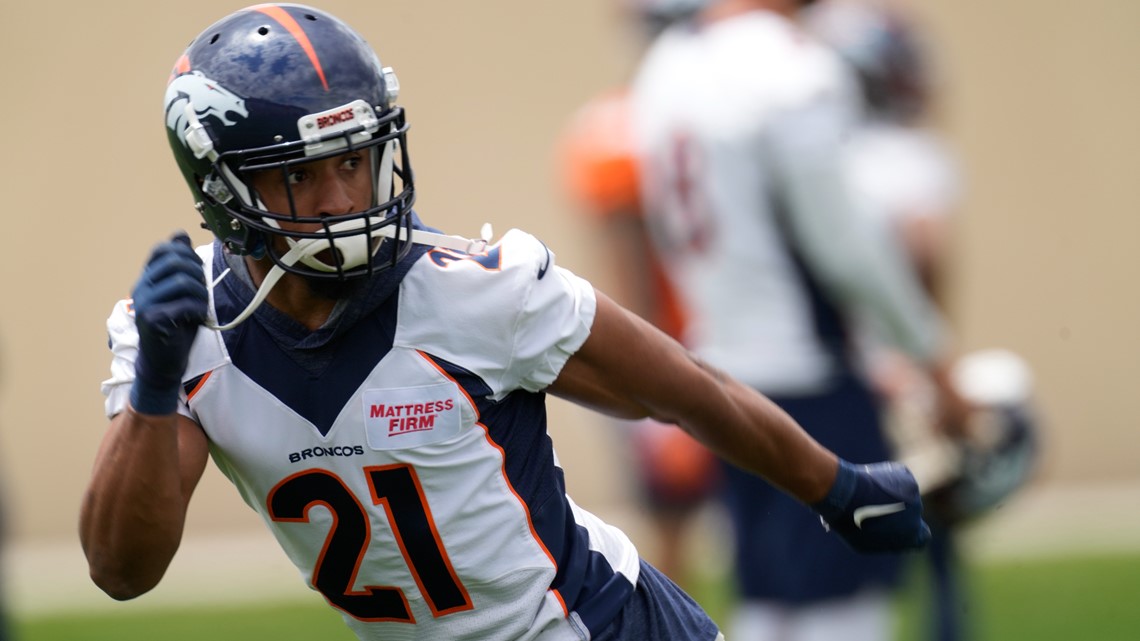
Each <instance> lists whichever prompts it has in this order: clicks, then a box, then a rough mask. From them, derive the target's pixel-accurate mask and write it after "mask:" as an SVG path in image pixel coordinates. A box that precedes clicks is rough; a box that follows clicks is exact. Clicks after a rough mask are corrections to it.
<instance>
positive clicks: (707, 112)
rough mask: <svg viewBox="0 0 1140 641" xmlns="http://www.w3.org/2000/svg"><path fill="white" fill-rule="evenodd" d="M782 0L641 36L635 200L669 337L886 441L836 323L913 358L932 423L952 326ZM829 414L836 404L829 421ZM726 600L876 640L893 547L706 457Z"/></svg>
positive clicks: (766, 626)
mask: <svg viewBox="0 0 1140 641" xmlns="http://www.w3.org/2000/svg"><path fill="white" fill-rule="evenodd" d="M808 4H811V3H809V2H804V1H800V0H717V1H715V2H712V3H711V4H710V5H709V6H708V7H706V8H705V9H704V10H702V12H701V13H699V14H698V15H697V16H696V17H695V18H694V19H693V21H691V22H690V23H688V24H685V25H681V26H677V27H676V28H669V29H666V30H665V31H664V32H663V33H662V34H661V35H660V36H659V37H658V38H657V39H656V41H655V42H654V44H653V45H652V46H651V47H650V49H649V51H648V52H647V54H646V55H645V58H644V60H643V61H642V64H641V66H640V68H639V70H638V72H637V75H636V77H635V80H634V82H633V89H632V99H631V105H632V113H633V116H632V121H633V122H634V123H636V130H635V134H634V137H633V138H634V140H635V142H636V143H637V144H638V148H639V160H640V163H639V166H640V168H641V176H642V178H643V180H642V181H641V184H642V196H643V198H642V204H643V207H644V209H645V211H646V219H647V221H648V222H649V227H650V229H651V231H652V238H653V240H654V242H655V246H656V250H657V253H658V255H659V256H661V257H662V258H663V264H664V266H665V267H666V270H667V273H668V276H669V279H670V281H671V282H673V283H674V284H675V285H676V287H677V291H678V293H679V294H680V298H681V302H682V306H683V308H684V309H685V310H686V312H687V314H688V316H687V324H686V333H685V338H686V345H687V346H688V347H690V348H691V349H693V350H694V351H695V352H696V353H697V354H698V355H699V356H700V357H701V358H703V359H704V360H706V361H707V362H709V363H711V364H713V365H714V366H716V367H717V368H719V369H721V370H723V371H725V372H727V373H728V374H729V375H731V376H732V377H733V378H735V379H736V380H740V381H742V382H744V383H746V384H748V385H749V386H752V387H754V388H755V389H757V390H759V391H761V392H762V393H764V394H765V395H767V396H769V397H770V398H772V400H774V401H775V402H776V403H777V405H779V406H780V407H781V408H783V409H784V410H785V411H787V412H788V413H789V414H791V415H792V416H793V417H794V418H795V419H796V420H797V421H798V422H799V423H800V424H801V425H803V427H804V428H805V429H806V430H807V431H808V432H809V433H811V434H812V436H813V437H814V438H815V439H817V440H818V441H820V442H821V443H823V444H824V445H825V446H827V447H829V448H831V449H832V450H834V451H836V452H837V453H839V454H840V455H841V456H843V457H844V458H846V459H848V460H854V461H858V462H871V461H876V460H880V459H882V458H885V457H887V456H889V444H888V442H887V439H886V436H885V435H884V433H883V429H882V420H881V417H880V413H879V405H878V397H877V395H876V393H875V391H874V389H873V386H872V384H871V381H870V380H869V378H868V377H867V376H866V374H865V372H864V371H863V370H862V367H861V365H862V363H861V361H860V359H859V358H857V354H858V352H857V350H856V349H855V348H856V345H855V344H854V342H853V341H852V340H851V339H852V337H853V331H854V330H855V329H856V328H858V327H861V326H862V323H863V321H864V320H865V319H869V320H870V322H871V323H872V324H873V326H874V327H876V328H877V329H879V330H881V332H882V340H883V342H884V343H885V344H888V345H891V346H892V347H894V348H895V349H897V350H899V351H901V352H903V353H906V354H907V355H909V356H910V357H911V358H912V359H913V360H914V362H916V363H920V364H921V366H922V367H924V368H925V369H926V370H927V371H929V372H930V374H931V376H932V377H933V379H934V380H935V381H936V383H937V384H938V386H937V388H936V392H937V393H938V400H939V401H940V405H941V407H942V408H943V409H944V410H945V412H946V418H947V422H948V423H957V422H958V421H959V420H960V418H961V416H962V414H963V413H964V411H965V405H966V403H965V402H964V401H963V400H962V399H961V397H960V395H958V394H957V392H956V390H954V388H953V387H952V385H950V381H949V367H950V363H951V362H952V353H951V348H950V341H949V339H948V335H947V332H946V331H945V329H944V327H943V325H944V323H943V322H942V319H941V317H940V314H939V311H938V309H937V307H936V306H935V305H934V304H933V302H932V301H931V300H930V298H929V297H928V296H927V294H926V292H925V291H924V290H923V288H922V285H921V283H920V282H919V281H918V279H917V278H915V275H914V273H913V272H912V270H910V268H909V265H908V264H907V262H906V260H905V256H904V253H903V251H902V249H901V247H900V245H899V243H898V242H897V241H895V239H894V238H892V237H890V236H889V235H888V234H885V233H882V232H881V229H880V228H879V227H877V226H876V225H874V224H872V223H871V222H870V221H869V219H868V218H867V217H865V216H862V215H861V214H860V213H859V211H858V206H859V203H858V202H857V200H856V198H855V196H854V194H853V193H852V192H851V190H850V188H849V184H848V182H847V175H846V168H845V166H844V165H843V164H842V160H843V158H844V150H845V142H846V140H847V139H848V138H849V137H850V135H851V133H852V132H853V130H854V128H855V126H856V125H857V123H858V118H859V112H860V109H861V98H860V96H859V94H858V92H857V87H856V84H855V81H854V78H853V76H852V74H851V73H850V71H849V70H848V69H847V68H846V67H845V66H844V65H843V63H842V62H841V60H840V59H839V57H838V56H837V55H836V54H835V53H834V51H832V50H830V49H829V48H827V47H825V46H824V45H823V44H821V43H820V42H819V41H818V40H816V39H814V38H812V37H811V36H810V35H809V34H808V33H807V32H806V31H805V29H804V28H803V26H802V24H801V22H800V12H801V10H802V9H803V7H804V5H808ZM839 417H842V420H839ZM723 472H724V479H725V487H726V493H727V496H728V507H729V514H730V517H731V520H732V522H733V525H734V526H735V527H734V530H735V536H736V545H735V546H734V548H735V555H734V570H735V577H736V580H737V588H738V591H739V596H740V597H741V601H740V607H739V608H738V609H737V611H736V614H735V615H734V620H735V621H734V623H733V624H732V625H731V626H730V634H729V635H728V636H729V637H730V638H734V639H747V640H749V641H754V640H760V639H764V640H767V639H780V640H782V641H789V640H790V641H807V640H809V639H832V638H836V639H839V638H841V639H845V640H848V641H881V640H882V639H884V638H887V637H889V634H890V626H891V600H892V597H893V593H892V591H893V589H894V588H895V587H896V586H897V585H898V582H899V579H900V576H901V575H900V570H901V567H900V559H899V558H897V557H867V556H862V555H858V554H855V553H854V552H852V551H851V550H850V549H849V548H847V547H846V546H844V545H842V543H841V542H839V541H837V540H836V539H835V538H834V537H830V536H827V535H826V534H825V533H823V532H820V531H818V529H817V528H816V527H815V526H816V517H815V515H814V514H812V513H811V511H810V510H807V509H805V508H804V506H803V505H802V504H800V503H798V502H796V501H794V500H791V499H789V498H788V497H787V496H786V495H784V494H782V493H780V492H779V491H777V490H776V489H775V488H773V487H772V486H771V485H770V484H768V483H766V482H765V481H764V480H763V479H760V478H758V477H756V476H755V475H751V474H747V473H745V472H743V471H742V470H741V469H740V468H739V467H737V466H734V465H726V466H724V470H723Z"/></svg>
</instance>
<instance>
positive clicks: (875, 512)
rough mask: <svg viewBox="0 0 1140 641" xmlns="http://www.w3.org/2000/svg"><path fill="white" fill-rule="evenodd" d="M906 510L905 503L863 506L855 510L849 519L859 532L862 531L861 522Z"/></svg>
mask: <svg viewBox="0 0 1140 641" xmlns="http://www.w3.org/2000/svg"><path fill="white" fill-rule="evenodd" d="M905 509H906V504H905V503H883V504H881V505H864V506H863V507H857V508H855V512H854V513H853V514H852V516H851V518H852V520H854V521H855V527H857V528H859V529H860V530H861V529H863V521H865V520H867V519H873V518H877V517H880V516H886V515H888V514H894V513H895V512H902V511H903V510H905Z"/></svg>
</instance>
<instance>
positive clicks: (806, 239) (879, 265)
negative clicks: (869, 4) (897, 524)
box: [766, 94, 966, 429]
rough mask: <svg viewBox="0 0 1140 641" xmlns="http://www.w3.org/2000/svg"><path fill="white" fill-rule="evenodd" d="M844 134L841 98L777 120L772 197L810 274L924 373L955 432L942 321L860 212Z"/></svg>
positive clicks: (891, 240) (955, 404) (892, 241)
mask: <svg viewBox="0 0 1140 641" xmlns="http://www.w3.org/2000/svg"><path fill="white" fill-rule="evenodd" d="M848 132H849V120H848V119H847V118H846V116H845V114H844V107H843V102H842V101H841V100H839V99H838V94H831V95H829V96H828V97H821V98H819V99H818V100H816V101H815V102H813V103H811V104H808V105H803V106H801V107H800V108H798V109H795V110H789V111H788V112H787V113H784V114H782V115H781V116H779V117H778V118H776V119H775V120H774V122H773V125H772V127H771V128H770V134H769V136H768V138H767V147H766V151H767V153H768V154H769V156H770V158H771V162H770V163H769V164H770V166H771V167H773V170H774V171H775V172H776V173H777V180H776V184H777V187H776V190H777V191H776V194H775V195H776V197H777V198H778V199H780V201H781V202H782V203H783V205H785V210H786V211H787V212H788V215H787V217H786V220H785V222H786V223H787V226H788V229H789V230H790V232H791V236H792V239H793V242H795V244H796V247H797V249H798V250H799V252H800V254H801V255H802V256H803V257H804V259H805V262H806V263H807V266H808V269H809V270H810V271H811V272H812V274H813V275H815V277H816V278H818V279H819V280H820V282H821V283H822V284H823V285H824V286H825V287H827V288H828V290H829V291H830V292H831V293H833V294H834V295H835V297H836V298H837V299H838V300H841V301H843V303H844V304H845V305H847V306H849V307H850V308H855V309H859V310H860V311H862V312H864V313H865V314H866V315H867V316H868V317H869V318H871V319H872V320H873V327H874V328H875V329H877V330H879V332H880V333H881V335H882V338H883V339H884V340H885V341H886V342H887V344H889V345H892V346H894V347H896V348H897V349H899V350H900V351H902V352H903V353H905V354H907V355H908V356H909V357H910V358H912V359H913V360H914V362H916V363H920V364H921V365H922V366H923V367H924V368H926V370H927V372H928V374H929V375H930V377H931V379H932V381H933V382H934V384H935V387H936V389H937V390H938V392H939V395H940V401H941V405H942V407H941V409H942V411H943V412H944V415H945V420H946V426H947V427H949V428H951V429H956V428H957V427H958V426H959V425H960V424H961V423H962V420H963V417H964V415H965V412H966V406H965V403H964V402H963V401H962V399H961V398H960V397H959V396H958V395H957V394H956V392H955V391H954V389H953V387H952V386H950V385H949V384H948V380H949V379H948V376H949V375H948V372H949V364H950V362H951V353H950V346H949V340H948V337H947V332H946V331H945V327H944V323H943V319H942V317H941V315H940V314H939V312H938V310H937V308H936V306H935V305H934V303H933V300H932V299H931V298H930V297H929V296H928V295H927V293H926V291H925V290H924V288H923V286H922V284H921V282H920V281H919V279H918V278H917V277H916V274H915V272H914V270H913V269H911V267H910V265H909V262H908V260H907V257H906V255H905V252H904V248H903V247H902V245H901V243H899V242H898V239H897V238H895V237H894V236H893V235H892V234H890V233H887V230H886V229H883V228H880V227H878V226H876V225H874V224H872V223H870V222H869V221H870V218H869V217H868V216H867V215H865V213H864V212H861V211H859V210H858V204H857V203H856V201H855V200H854V199H853V197H852V195H851V192H850V189H849V186H848V182H847V176H846V174H845V173H844V168H843V166H842V163H841V160H840V159H841V158H842V157H843V152H844V142H845V140H846V136H847V134H848Z"/></svg>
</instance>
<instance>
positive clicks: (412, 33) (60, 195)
mask: <svg viewBox="0 0 1140 641" xmlns="http://www.w3.org/2000/svg"><path fill="white" fill-rule="evenodd" d="M610 3H611V0H576V1H574V2H559V3H551V2H542V1H539V2H533V1H531V2H524V1H523V0H487V1H484V2H458V1H453V2H443V1H440V0H434V1H433V0H385V1H384V2H369V3H365V2H349V1H348V0H339V1H330V2H325V3H323V4H322V7H323V8H325V9H328V10H330V11H331V12H333V13H334V14H337V15H339V16H340V17H342V18H344V19H346V20H347V21H348V22H350V23H351V24H353V25H355V26H356V27H357V28H358V29H359V30H360V31H361V32H362V33H364V35H365V36H366V37H367V38H368V39H369V40H370V41H371V42H372V43H373V44H374V45H375V46H376V47H377V49H378V50H379V52H380V55H381V57H382V59H383V60H384V61H385V63H386V64H390V65H393V66H394V67H395V68H396V70H397V71H398V72H399V74H400V78H401V81H402V85H403V94H402V96H401V101H402V102H403V103H404V104H405V106H406V107H407V108H408V112H409V116H410V118H411V122H412V131H411V134H410V149H411V152H412V154H413V162H414V165H415V168H416V172H417V179H418V184H419V186H420V190H421V191H420V197H419V204H418V209H419V210H420V211H421V212H422V213H423V215H424V216H425V218H427V219H428V221H429V222H432V223H434V224H437V225H440V226H443V227H446V228H447V229H448V230H449V231H453V232H456V233H466V234H474V233H476V232H477V230H478V229H479V225H480V224H481V223H482V222H484V221H490V222H492V223H493V224H494V225H495V227H496V228H497V229H498V230H499V232H502V231H505V230H506V229H507V228H509V227H512V226H520V227H525V228H527V229H528V230H530V231H533V232H535V233H537V234H539V235H540V236H542V237H544V238H545V239H546V240H547V241H548V242H549V244H551V245H552V246H553V247H554V248H555V250H556V251H557V253H558V255H559V259H560V261H561V262H562V263H564V264H567V265H569V266H571V267H572V268H574V269H576V270H578V271H579V272H581V273H582V274H583V275H586V276H588V277H591V278H594V279H596V280H597V281H598V282H599V283H601V284H603V285H604V283H605V274H601V273H598V272H597V269H596V268H595V267H593V264H592V260H591V259H592V256H591V244H590V242H589V238H588V237H587V234H586V232H585V231H584V230H583V229H582V228H581V226H580V225H578V224H576V223H575V221H574V220H573V215H572V212H570V211H569V210H567V209H566V207H565V206H564V205H563V204H562V202H561V200H560V198H559V196H558V193H557V190H556V181H555V175H554V172H553V156H552V154H553V151H552V147H553V144H554V140H555V138H556V136H557V133H558V130H559V128H560V127H561V125H562V124H563V123H564V122H565V120H566V118H567V116H568V115H569V113H570V112H571V110H572V109H573V108H574V107H575V106H576V105H577V104H580V103H581V102H582V101H583V100H585V99H586V98H587V97H588V96H590V95H591V94H592V93H593V92H595V91H596V90H599V89H601V88H603V87H605V86H607V85H609V84H611V83H613V82H616V81H619V80H620V79H621V78H622V77H623V75H624V74H625V72H626V70H627V68H628V64H629V61H630V56H631V55H632V52H633V49H634V48H633V47H632V46H631V45H630V43H629V41H628V38H627V36H628V34H627V33H626V32H625V31H623V27H621V26H620V25H619V24H618V23H617V22H616V21H615V19H614V14H613V13H612V9H611V4H610ZM10 4H11V5H12V6H6V7H5V18H4V20H5V27H6V28H5V37H4V38H3V39H0V47H2V49H0V60H3V61H4V62H3V65H4V68H3V78H4V85H3V86H4V89H3V100H2V101H0V110H2V113H0V132H2V133H3V140H4V153H3V154H2V155H0V180H2V187H3V190H2V193H3V196H4V215H5V217H6V220H7V229H8V230H9V231H8V233H7V235H6V240H7V241H8V246H7V248H6V250H5V251H3V252H0V270H2V271H0V273H2V274H3V275H4V283H3V292H4V299H5V300H6V301H7V302H6V306H5V309H6V313H5V314H3V316H2V317H0V351H2V355H3V366H2V370H0V372H2V374H0V477H2V480H3V482H4V485H5V486H6V487H5V490H6V494H7V498H8V500H9V505H8V508H9V513H10V515H11V517H12V520H13V522H14V533H15V536H16V537H17V538H21V539H27V538H31V537H47V538H52V537H58V538H68V537H71V538H74V530H75V519H76V513H77V510H78V505H79V500H80V494H81V491H82V487H83V485H84V483H85V481H86V478H87V475H88V471H89V468H90V461H91V460H92V457H93V455H94V449H95V447H96V445H97V443H98V439H99V437H100V434H101V431H102V427H103V424H104V419H103V416H102V399H101V396H100V394H99V382H100V381H101V380H102V379H103V378H105V377H106V375H107V364H108V353H107V350H106V347H105V345H106V336H105V332H104V326H103V323H104V319H105V317H106V315H107V312H108V311H109V310H110V306H111V305H112V303H113V302H114V301H115V300H116V299H117V298H119V297H121V296H123V295H125V294H126V293H127V291H128V289H129V287H130V285H131V284H132V283H133V281H134V278H135V276H136V274H137V271H138V269H139V266H140V265H141V262H142V260H143V259H144V257H145V255H146V253H147V251H148V249H149V247H150V245H151V244H152V243H153V242H154V241H155V240H156V239H159V238H161V237H163V236H165V235H167V234H168V233H169V232H170V231H172V230H173V229H176V228H190V229H191V232H192V235H193V236H194V237H195V239H197V240H202V241H204V240H206V235H205V234H204V232H202V231H201V230H198V229H195V228H196V218H195V214H194V212H193V210H192V209H191V208H190V201H189V198H188V195H187V194H186V192H185V189H184V187H183V185H182V184H181V179H180V178H179V176H178V175H177V172H176V170H175V168H174V164H173V162H172V161H171V160H170V158H169V157H168V152H167V150H166V147H165V145H166V142H165V137H164V134H163V131H162V125H161V116H160V112H161V95H162V90H163V86H164V82H165V80H166V77H167V74H168V72H169V69H170V66H171V63H172V61H173V60H174V58H175V57H176V56H177V55H178V54H179V53H180V52H181V49H182V48H183V47H184V46H185V44H186V43H187V42H189V41H190V39H191V38H192V37H193V36H194V35H196V33H197V32H198V31H199V30H200V29H201V28H203V27H205V26H206V25H207V24H208V23H209V22H210V21H212V20H214V19H216V18H218V17H220V16H222V15H224V14H225V13H228V12H229V11H231V10H233V9H236V8H238V7H240V6H241V4H242V3H236V2H221V1H218V0H204V1H200V2H196V3H180V4H178V5H177V8H175V5H169V6H168V5H165V4H160V3H155V2H141V1H131V2H117V3H83V4H80V3H75V5H74V6H71V7H68V8H67V10H66V11H63V10H60V9H59V7H58V6H54V5H50V4H45V3H10ZM97 4H111V5H112V6H111V8H110V9H102V8H97V7H96V6H95V5H97ZM921 7H922V8H923V9H924V11H925V12H926V14H927V15H928V16H929V17H930V19H931V26H932V27H933V28H934V29H935V32H936V35H937V36H938V38H939V40H940V44H941V46H942V51H943V57H944V63H945V67H946V68H947V71H948V78H949V80H950V84H949V86H948V93H947V94H946V96H945V98H946V104H945V109H944V113H943V121H944V122H945V123H946V127H947V130H948V132H949V134H950V136H951V139H952V141H953V142H954V144H955V145H956V146H957V147H958V149H959V151H960V153H961V155H962V158H963V161H964V164H965V167H966V170H967V173H968V180H969V185H970V192H969V207H968V209H967V211H966V213H965V216H964V217H963V219H962V224H961V228H960V239H961V246H962V253H961V262H960V264H958V265H957V266H956V270H955V275H956V280H955V289H954V308H955V310H956V311H955V315H956V317H957V318H958V320H960V321H961V328H962V334H961V342H962V345H963V347H966V348H973V347H982V346H989V345H1006V346H1009V347H1012V348H1014V349H1017V350H1019V351H1021V352H1022V353H1024V354H1025V355H1026V356H1028V357H1029V359H1030V360H1031V361H1032V363H1033V365H1034V366H1035V367H1036V369H1037V371H1038V374H1039V376H1040V387H1041V390H1042V393H1043V401H1044V405H1045V408H1046V409H1047V411H1048V413H1049V416H1050V418H1051V419H1052V420H1051V423H1050V429H1049V432H1048V439H1049V446H1050V449H1049V452H1048V456H1047V465H1046V469H1045V476H1044V479H1043V481H1044V482H1055V483H1066V482H1073V481H1080V480H1103V479H1107V480H1113V479H1133V478H1135V477H1137V476H1140V467H1138V464H1137V462H1136V461H1137V452H1138V446H1140V436H1138V435H1137V430H1136V429H1135V423H1136V419H1137V417H1138V416H1140V407H1138V403H1140V401H1138V400H1137V399H1140V394H1137V393H1135V391H1134V389H1133V388H1134V386H1135V384H1136V382H1137V380H1138V379H1140V376H1138V372H1137V369H1138V365H1137V362H1138V359H1137V354H1140V338H1138V334H1137V332H1136V331H1134V328H1136V327H1140V302H1138V301H1140V298H1138V297H1137V296H1136V295H1135V293H1134V284H1133V282H1132V277H1133V275H1134V274H1137V273H1140V270H1138V269H1137V267H1138V265H1137V262H1138V261H1140V252H1137V251H1136V248H1135V245H1136V238H1138V237H1140V186H1138V185H1140V181H1137V179H1136V177H1137V173H1138V172H1137V168H1138V166H1137V165H1138V163H1137V161H1136V149H1140V129H1138V126H1137V124H1136V119H1135V117H1136V114H1137V113H1140V88H1138V87H1140V85H1138V83H1137V74H1136V70H1137V68H1140V67H1138V64H1137V63H1138V62H1140V60H1138V54H1140V39H1138V38H1136V33H1137V32H1136V27H1137V26H1140V4H1138V3H1136V2H1134V1H1133V0H1089V2H1085V3H1081V6H1080V8H1079V9H1078V8H1077V7H1076V5H1074V4H1073V3H1070V2H1062V1H1061V0H1042V1H1037V2H1031V1H1030V0H1003V1H1002V2H985V3H983V2H950V1H949V0H923V1H922V2H921ZM555 408H556V411H555V418H556V420H557V421H558V422H559V426H558V427H557V428H556V430H555V433H556V438H557V439H558V443H559V449H560V453H561V455H562V458H563V460H564V463H565V464H566V465H567V467H568V468H569V481H570V484H571V488H572V491H574V492H575V494H576V496H577V497H578V500H579V502H580V503H583V504H585V505H588V506H592V505H599V504H603V505H604V504H606V503H609V502H613V501H615V500H618V498H615V497H619V498H620V496H621V495H622V492H617V493H615V492H614V491H613V489H612V484H614V483H617V482H618V479H619V477H618V476H617V475H618V473H617V472H616V471H615V469H616V466H608V465H604V464H603V465H602V467H601V469H600V470H599V471H597V472H595V471H594V470H590V471H589V473H587V471H586V470H585V469H584V468H585V465H586V464H593V463H594V461H596V458H588V455H589V454H590V453H591V452H593V451H595V448H604V447H605V446H606V445H607V444H608V443H609V441H608V440H607V439H608V438H609V435H607V434H606V433H605V431H604V429H603V428H602V427H601V426H600V424H599V423H598V421H597V420H596V419H595V418H594V417H593V416H592V415H588V414H586V413H584V412H581V411H578V410H572V409H569V408H567V407H566V406H564V405H562V404H560V403H556V404H555ZM607 460H608V459H603V463H605V462H606V461H607ZM201 494H202V495H200V496H198V497H197V499H196V501H195V503H194V506H193V508H192V514H191V527H192V528H194V529H196V530H198V531H201V530H207V529H224V528H243V527H246V526H250V525H253V524H254V522H255V520H254V518H253V517H252V516H251V513H249V512H248V510H245V509H244V508H243V507H242V506H240V505H238V503H237V500H236V499H235V498H234V497H233V496H232V493H230V492H229V491H228V488H227V487H225V486H224V483H223V481H221V480H220V475H218V474H217V473H216V472H215V471H214V470H213V469H211V470H210V471H209V472H208V475H207V479H206V480H205V482H204V485H203V488H202V493H201Z"/></svg>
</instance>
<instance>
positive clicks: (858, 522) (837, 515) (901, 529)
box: [812, 459, 930, 552]
mask: <svg viewBox="0 0 1140 641" xmlns="http://www.w3.org/2000/svg"><path fill="white" fill-rule="evenodd" d="M812 508H814V509H815V511H816V512H818V513H819V515H820V517H821V518H822V520H823V524H824V527H826V528H828V529H830V530H835V531H836V532H837V533H838V534H839V535H840V536H842V537H843V538H844V540H846V541H847V543H848V544H849V545H850V546H851V547H853V548H855V549H856V550H858V551H860V552H899V551H903V550H907V549H916V548H921V547H922V546H924V545H926V543H927V541H929V540H930V527H929V526H927V525H926V522H924V521H923V520H922V498H921V495H920V494H919V491H918V483H917V482H915V480H914V476H913V475H911V473H910V470H908V469H907V468H906V467H905V466H903V465H900V464H898V463H875V464H874V465H853V464H851V463H848V462H847V461H844V460H842V459H840V461H839V474H837V475H836V477H835V483H834V484H833V485H832V486H831V491H829V492H828V493H827V496H826V497H824V499H823V500H822V501H820V502H819V503H816V504H814V505H812Z"/></svg>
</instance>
